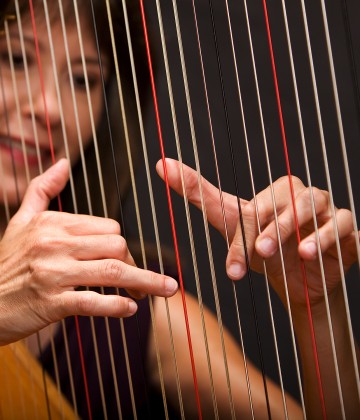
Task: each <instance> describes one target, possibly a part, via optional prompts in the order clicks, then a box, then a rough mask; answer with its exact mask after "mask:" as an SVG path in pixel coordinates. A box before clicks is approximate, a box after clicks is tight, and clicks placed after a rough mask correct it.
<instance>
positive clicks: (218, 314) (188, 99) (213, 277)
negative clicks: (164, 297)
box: [173, 0, 235, 418]
mask: <svg viewBox="0 0 360 420" xmlns="http://www.w3.org/2000/svg"><path fill="white" fill-rule="evenodd" d="M192 5H193V12H194V20H195V23H196V9H195V5H194V3H192ZM173 11H174V17H175V23H176V33H177V43H178V46H179V52H180V59H181V70H182V79H183V83H184V89H185V95H186V105H187V113H188V118H189V124H190V130H191V140H192V150H193V153H194V158H195V167H196V172H197V184H198V188H199V195H200V202H201V210H202V215H203V223H204V231H205V236H206V245H207V252H208V260H209V264H210V271H211V280H212V288H213V293H214V298H215V310H216V318H217V323H218V327H219V332H220V340H221V350H222V358H223V363H224V368H225V375H226V385H227V390H228V398H229V405H230V409H231V415H232V417H233V418H234V417H235V409H234V402H233V396H232V391H231V384H230V374H229V368H228V360H227V354H226V349H225V341H224V329H223V322H222V315H221V309H220V301H219V295H218V289H217V281H216V274H215V268H214V259H213V252H212V246H211V241H210V235H209V226H208V221H207V216H206V206H205V201H204V196H203V188H202V181H201V169H200V160H199V153H198V148H197V140H196V134H195V126H194V119H193V111H192V105H191V97H190V89H189V83H188V77H187V70H186V63H185V56H184V48H183V41H182V35H181V28H180V23H179V16H178V7H177V2H176V0H175V1H173ZM195 26H196V25H195ZM183 190H184V187H183ZM184 192H185V191H184ZM199 289H200V288H199Z"/></svg>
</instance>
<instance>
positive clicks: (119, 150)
mask: <svg viewBox="0 0 360 420" xmlns="http://www.w3.org/2000/svg"><path fill="white" fill-rule="evenodd" d="M18 2H19V10H20V15H21V20H22V22H23V23H24V22H25V21H26V20H27V19H30V10H29V2H28V0H18ZM53 3H54V4H53ZM128 3H129V5H128V6H127V14H128V20H129V27H130V32H131V40H132V46H133V54H134V61H135V65H136V67H137V68H138V69H141V71H137V75H138V85H139V91H140V94H141V99H142V101H143V102H144V101H145V99H146V97H147V96H148V95H147V93H148V86H149V83H148V72H147V71H146V69H147V64H146V55H145V54H146V52H145V43H144V37H143V31H142V26H141V15H140V7H139V4H138V2H128ZM61 5H62V8H63V10H64V14H65V20H66V23H67V24H70V23H71V21H72V19H75V15H74V13H75V12H74V6H73V1H72V0H62V2H61ZM77 5H78V9H79V11H80V13H81V14H82V15H84V14H85V16H86V15H87V18H88V22H89V27H90V34H89V33H86V36H89V35H90V36H94V39H95V37H96V39H97V41H98V46H99V50H100V51H101V52H102V54H104V53H105V55H106V56H107V57H108V58H109V59H110V62H111V63H112V64H114V58H113V56H114V54H113V49H112V44H111V37H110V29H109V20H108V14H107V8H106V2H105V0H77ZM51 6H52V7H49V13H50V19H52V20H56V19H58V17H59V8H58V2H57V1H55V0H52V1H51ZM33 7H34V11H35V16H37V15H39V12H41V11H42V13H43V7H44V6H43V0H33ZM110 9H111V18H112V25H113V29H114V38H115V44H116V53H117V57H118V59H119V68H120V74H121V82H122V93H123V96H124V98H125V106H126V115H127V120H128V121H127V125H128V129H129V136H130V138H131V148H132V156H133V158H134V160H135V161H136V156H137V155H138V145H137V140H136V139H137V138H138V137H139V136H138V130H137V123H136V121H137V117H136V115H137V113H136V106H135V97H134V90H133V80H132V72H131V65H130V56H129V49H128V42H127V36H126V29H125V20H124V14H123V9H122V6H121V2H120V1H118V0H110ZM9 15H16V10H15V4H14V0H11V1H8V0H7V1H4V0H2V1H1V5H0V18H1V19H2V20H3V19H4V18H6V17H7V16H9ZM99 65H100V55H99ZM112 68H114V67H112ZM144 69H145V71H144ZM104 83H105V89H104V92H105V95H104V107H103V109H104V112H103V116H102V118H101V121H100V123H99V125H98V127H97V138H98V143H99V154H100V162H101V167H102V176H103V179H104V180H105V184H106V191H105V194H106V198H107V208H108V215H109V216H110V217H112V218H118V216H119V194H118V190H119V191H120V196H121V198H123V197H124V196H125V194H126V191H127V189H128V187H129V180H130V175H129V162H128V158H127V151H126V146H125V136H124V127H123V123H122V121H121V111H120V105H119V103H120V102H119V94H118V87H117V84H116V83H115V72H114V71H111V72H110V75H109V77H108V78H107V80H106V81H104ZM105 101H106V106H105ZM106 109H108V110H109V113H108V115H106V113H105V110H106ZM85 158H86V169H87V175H88V179H89V187H90V192H91V204H92V210H93V214H95V215H99V216H103V215H104V209H103V204H102V200H101V198H100V197H101V196H100V185H99V173H98V168H97V162H96V156H95V150H94V144H93V142H90V144H89V146H88V147H87V150H86V151H85ZM114 164H115V166H116V167H114ZM72 171H73V178H74V185H75V196H76V201H77V206H78V212H79V213H88V212H89V208H88V205H87V197H86V194H85V191H86V190H85V183H84V173H83V168H82V165H81V162H77V163H76V164H75V165H74V167H73V169H72ZM115 172H116V173H117V176H118V180H119V184H120V185H119V186H117V185H116V181H115ZM61 201H62V206H63V209H64V210H65V211H73V210H74V207H73V203H72V201H73V200H72V194H71V190H70V186H67V187H66V188H65V190H64V192H63V193H62V200H61Z"/></svg>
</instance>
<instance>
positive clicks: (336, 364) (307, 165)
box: [282, 0, 345, 418]
mask: <svg viewBox="0 0 360 420" xmlns="http://www.w3.org/2000/svg"><path fill="white" fill-rule="evenodd" d="M282 9H283V15H284V22H285V30H286V39H287V44H288V51H289V58H290V65H291V74H292V79H293V87H294V92H295V100H296V110H297V114H298V121H299V129H300V136H301V144H302V149H303V155H304V162H305V169H306V178H307V184H308V186H309V194H310V202H311V212H312V219H313V223H314V227H315V238H316V246H317V253H318V258H319V267H320V273H321V281H322V287H323V290H324V299H325V307H326V315H327V321H328V325H329V332H330V340H331V347H332V356H333V360H334V366H335V372H336V384H337V388H338V394H339V398H340V404H341V411H342V416H343V418H345V409H344V400H343V395H342V389H341V381H340V374H339V365H338V360H337V356H336V348H335V340H334V330H333V325H332V320H331V313H330V306H329V299H328V294H327V287H326V280H325V271H324V264H323V258H322V252H321V244H320V237H319V228H318V223H317V218H316V210H315V199H314V194H313V187H312V181H311V175H310V167H309V160H308V154H307V146H306V140H305V133H304V125H303V119H302V112H301V107H300V99H299V92H298V84H297V77H296V72H295V65H294V58H293V49H292V45H291V38H290V31H289V25H288V18H287V11H286V5H285V1H284V0H282Z"/></svg>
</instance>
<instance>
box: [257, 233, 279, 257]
mask: <svg viewBox="0 0 360 420" xmlns="http://www.w3.org/2000/svg"><path fill="white" fill-rule="evenodd" d="M258 249H259V250H260V251H261V253H262V254H263V255H266V256H267V257H271V256H272V255H273V254H274V253H275V251H276V244H275V242H274V241H273V240H272V239H271V238H268V237H266V238H263V239H261V241H260V242H259V243H258Z"/></svg>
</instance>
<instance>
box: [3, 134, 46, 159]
mask: <svg viewBox="0 0 360 420" xmlns="http://www.w3.org/2000/svg"><path fill="white" fill-rule="evenodd" d="M24 146H25V153H26V160H27V163H28V165H29V166H36V165H38V164H39V160H38V153H37V148H36V143H35V141H30V140H24ZM0 150H1V152H2V153H3V154H6V155H9V156H11V158H12V159H13V160H14V162H16V163H17V164H20V165H25V155H24V148H23V143H22V141H21V139H18V138H15V137H7V136H1V135H0ZM39 152H40V158H41V160H44V159H49V158H50V157H51V154H50V148H49V147H45V146H43V145H39Z"/></svg>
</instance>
